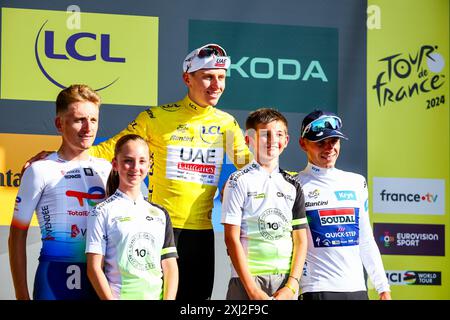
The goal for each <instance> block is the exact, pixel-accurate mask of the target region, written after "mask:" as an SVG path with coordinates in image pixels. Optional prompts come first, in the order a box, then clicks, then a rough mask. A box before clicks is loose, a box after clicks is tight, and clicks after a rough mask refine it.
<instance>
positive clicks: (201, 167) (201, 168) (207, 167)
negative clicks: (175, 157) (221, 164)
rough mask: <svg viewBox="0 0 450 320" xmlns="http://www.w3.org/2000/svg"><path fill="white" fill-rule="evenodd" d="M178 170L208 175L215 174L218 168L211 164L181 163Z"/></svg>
mask: <svg viewBox="0 0 450 320" xmlns="http://www.w3.org/2000/svg"><path fill="white" fill-rule="evenodd" d="M178 169H180V170H186V171H192V172H199V173H206V174H215V171H216V166H215V165H211V164H196V163H186V162H180V163H178Z"/></svg>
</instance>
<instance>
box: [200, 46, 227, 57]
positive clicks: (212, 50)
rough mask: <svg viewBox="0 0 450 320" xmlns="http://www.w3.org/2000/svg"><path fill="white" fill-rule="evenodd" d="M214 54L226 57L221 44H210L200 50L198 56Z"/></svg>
mask: <svg viewBox="0 0 450 320" xmlns="http://www.w3.org/2000/svg"><path fill="white" fill-rule="evenodd" d="M213 54H214V55H216V56H218V57H224V56H225V52H224V51H223V49H222V48H221V47H219V46H208V47H205V48H202V49H201V50H200V51H199V52H198V54H197V56H198V57H199V58H204V57H209V56H211V55H213Z"/></svg>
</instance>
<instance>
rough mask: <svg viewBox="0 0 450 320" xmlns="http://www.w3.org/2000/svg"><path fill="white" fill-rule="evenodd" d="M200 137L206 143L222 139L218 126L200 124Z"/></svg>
mask: <svg viewBox="0 0 450 320" xmlns="http://www.w3.org/2000/svg"><path fill="white" fill-rule="evenodd" d="M200 138H201V139H202V140H203V141H204V142H206V143H216V142H221V141H222V139H223V132H221V130H220V126H209V127H206V126H201V128H200Z"/></svg>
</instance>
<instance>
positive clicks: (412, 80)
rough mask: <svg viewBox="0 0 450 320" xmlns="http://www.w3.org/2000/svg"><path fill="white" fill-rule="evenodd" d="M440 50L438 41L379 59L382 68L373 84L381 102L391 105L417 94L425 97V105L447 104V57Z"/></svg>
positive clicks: (372, 86)
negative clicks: (413, 50)
mask: <svg viewBox="0 0 450 320" xmlns="http://www.w3.org/2000/svg"><path fill="white" fill-rule="evenodd" d="M438 50H439V47H438V46H437V45H428V44H425V45H422V46H421V47H420V48H419V49H418V50H417V51H415V52H400V53H395V54H392V55H389V56H386V57H384V58H381V59H379V60H378V61H379V63H380V64H381V65H382V71H381V72H379V73H378V74H377V76H376V79H375V80H374V82H373V83H372V85H371V88H372V90H375V93H376V96H377V102H378V106H379V107H387V106H392V105H394V104H395V103H397V102H400V101H406V100H407V99H409V98H413V97H416V96H424V97H426V101H425V105H424V107H425V108H426V109H431V108H434V107H437V106H439V105H443V104H445V93H444V92H445V91H444V89H445V88H444V87H443V86H444V84H445V82H446V75H445V73H444V71H445V69H444V66H445V60H444V57H443V55H442V54H441V53H439V51H438ZM439 89H441V90H439Z"/></svg>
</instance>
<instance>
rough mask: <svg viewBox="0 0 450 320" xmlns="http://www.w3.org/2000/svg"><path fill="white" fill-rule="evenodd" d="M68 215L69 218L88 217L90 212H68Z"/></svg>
mask: <svg viewBox="0 0 450 320" xmlns="http://www.w3.org/2000/svg"><path fill="white" fill-rule="evenodd" d="M67 214H68V215H69V216H79V217H87V216H88V215H89V211H87V210H82V211H77V210H67Z"/></svg>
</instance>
